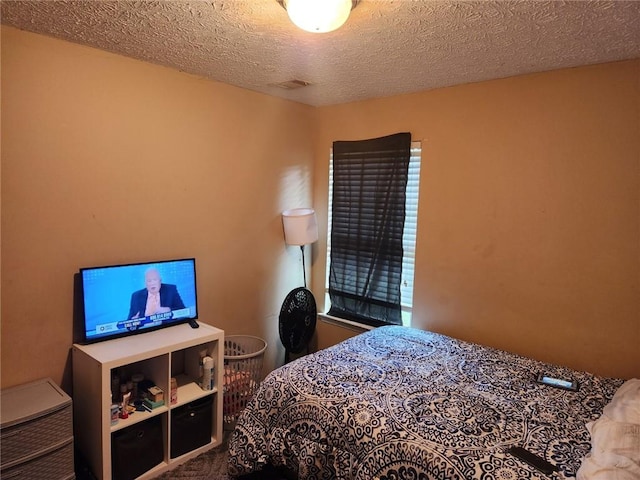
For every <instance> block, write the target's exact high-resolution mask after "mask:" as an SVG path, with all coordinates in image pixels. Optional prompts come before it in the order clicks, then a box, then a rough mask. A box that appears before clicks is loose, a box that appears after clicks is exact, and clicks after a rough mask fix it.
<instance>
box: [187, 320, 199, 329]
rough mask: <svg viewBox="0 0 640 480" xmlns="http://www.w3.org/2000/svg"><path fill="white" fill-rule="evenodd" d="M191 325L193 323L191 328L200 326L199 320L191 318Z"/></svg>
mask: <svg viewBox="0 0 640 480" xmlns="http://www.w3.org/2000/svg"><path fill="white" fill-rule="evenodd" d="M189 325H191V328H198V327H199V326H200V325H198V322H196V321H195V320H193V319H191V320H189Z"/></svg>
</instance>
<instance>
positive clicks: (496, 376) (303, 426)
mask: <svg viewBox="0 0 640 480" xmlns="http://www.w3.org/2000/svg"><path fill="white" fill-rule="evenodd" d="M540 371H544V372H545V373H547V374H549V375H551V376H556V377H564V378H566V377H570V378H574V379H576V380H578V382H579V383H580V389H579V391H578V392H570V391H565V390H561V389H556V388H552V387H548V386H545V385H539V384H537V383H536V382H535V378H536V375H537V373H538V372H540ZM621 384H622V380H617V379H605V378H600V377H595V376H593V375H590V374H588V373H584V372H576V371H573V370H569V369H566V368H562V367H558V366H554V365H548V364H543V363H541V362H537V361H534V360H531V359H528V358H524V357H520V356H517V355H513V354H509V353H506V352H503V351H499V350H495V349H491V348H487V347H483V346H479V345H475V344H471V343H466V342H463V341H459V340H455V339H452V338H449V337H446V336H443V335H439V334H436V333H431V332H427V331H423V330H417V329H411V328H405V327H380V328H377V329H375V330H372V331H370V332H367V333H363V334H361V335H358V336H356V337H354V338H351V339H349V340H346V341H344V342H342V343H340V344H338V345H336V346H334V347H331V348H328V349H325V350H322V351H320V352H317V353H314V354H311V355H307V356H305V357H303V358H300V359H298V360H296V361H294V362H291V363H289V364H287V365H285V366H283V367H281V368H279V369H277V370H274V371H273V372H271V373H270V374H269V375H268V376H267V377H266V378H265V380H264V381H263V383H262V384H261V386H260V388H259V390H258V391H257V393H256V395H255V396H254V398H253V399H252V401H251V402H250V403H249V405H248V407H247V408H246V409H245V410H244V411H243V413H242V414H241V416H240V418H239V419H238V422H237V425H236V428H235V430H234V432H233V434H232V437H231V440H230V448H229V473H231V474H232V475H240V474H246V473H250V472H253V471H257V470H260V469H261V468H262V467H263V466H264V465H265V464H266V463H271V464H273V465H276V466H278V465H284V466H286V467H288V468H289V469H290V470H292V471H293V472H295V473H296V474H297V475H298V478H299V479H301V480H303V479H304V480H314V479H334V478H337V479H355V480H372V479H384V480H392V479H393V480H403V479H411V480H420V479H424V480H429V479H442V480H444V479H447V480H453V479H460V480H468V479H486V480H521V479H548V478H549V477H548V476H546V475H544V474H542V473H541V472H539V471H537V470H536V469H534V468H533V467H530V466H528V465H527V464H525V463H523V462H522V461H520V460H518V459H516V458H514V457H512V456H511V455H510V454H508V453H507V452H506V450H507V448H508V447H509V446H511V445H522V446H524V447H525V448H527V449H528V450H530V451H532V452H534V453H537V454H538V455H541V456H543V457H544V458H546V459H547V460H548V461H550V462H551V463H553V464H555V465H557V466H558V467H559V469H560V471H559V473H558V474H557V475H556V476H555V477H554V478H557V479H565V478H572V477H574V476H575V472H576V471H577V470H578V468H579V467H580V463H581V461H582V458H583V457H584V456H585V455H586V454H587V453H588V452H589V450H590V448H591V443H590V437H589V432H588V431H587V429H586V427H585V424H586V423H587V422H590V421H593V420H596V419H597V418H598V417H599V416H600V414H601V413H602V410H603V408H604V406H605V405H606V404H607V403H608V402H609V400H610V399H611V398H612V397H613V395H614V393H615V391H616V389H617V388H618V387H619V386H620V385H621Z"/></svg>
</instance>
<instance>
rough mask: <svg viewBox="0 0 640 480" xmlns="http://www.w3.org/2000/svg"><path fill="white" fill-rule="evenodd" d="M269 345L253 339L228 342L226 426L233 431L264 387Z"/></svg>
mask: <svg viewBox="0 0 640 480" xmlns="http://www.w3.org/2000/svg"><path fill="white" fill-rule="evenodd" d="M266 349H267V342H266V341H264V340H263V339H262V338H259V337H254V336H251V335H227V336H225V338H224V390H223V402H222V405H223V407H222V409H223V415H222V416H223V422H224V428H225V429H232V428H233V427H234V425H235V422H236V420H237V419H238V416H239V415H240V412H242V410H244V408H245V407H246V406H247V403H249V400H251V397H253V394H254V393H255V391H256V390H257V388H258V386H259V385H260V381H261V379H262V363H263V362H262V361H263V358H264V352H265V350H266Z"/></svg>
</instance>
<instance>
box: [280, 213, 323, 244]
mask: <svg viewBox="0 0 640 480" xmlns="http://www.w3.org/2000/svg"><path fill="white" fill-rule="evenodd" d="M282 224H283V226H284V241H285V242H286V243H287V245H308V244H310V243H313V242H315V241H316V240H318V223H317V222H316V212H315V211H314V210H313V209H312V208H294V209H291V210H285V211H284V212H282Z"/></svg>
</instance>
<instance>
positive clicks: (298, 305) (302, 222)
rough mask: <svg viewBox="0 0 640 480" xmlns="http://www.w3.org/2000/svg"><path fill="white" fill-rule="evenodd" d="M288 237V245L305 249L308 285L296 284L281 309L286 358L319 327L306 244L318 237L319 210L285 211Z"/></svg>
mask: <svg viewBox="0 0 640 480" xmlns="http://www.w3.org/2000/svg"><path fill="white" fill-rule="evenodd" d="M282 225H283V227H284V240H285V243H286V244H287V245H298V246H300V251H301V252H302V275H303V277H304V287H298V288H294V289H293V290H291V291H290V292H289V294H288V295H287V296H286V298H285V299H284V303H283V304H282V308H281V309H280V318H279V319H280V328H279V330H280V340H282V344H283V345H284V349H285V353H284V362H285V363H287V362H288V361H289V354H290V353H300V352H302V351H303V350H304V348H305V347H306V348H307V352H308V351H309V342H310V341H311V338H312V337H313V334H314V332H315V329H316V315H317V309H316V300H315V298H314V297H313V294H312V293H311V291H310V290H308V289H307V269H306V266H305V261H304V246H305V245H308V244H311V243H313V242H315V241H317V240H318V224H317V222H316V214H315V212H314V211H313V209H311V208H294V209H293V210H286V211H284V212H282Z"/></svg>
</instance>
